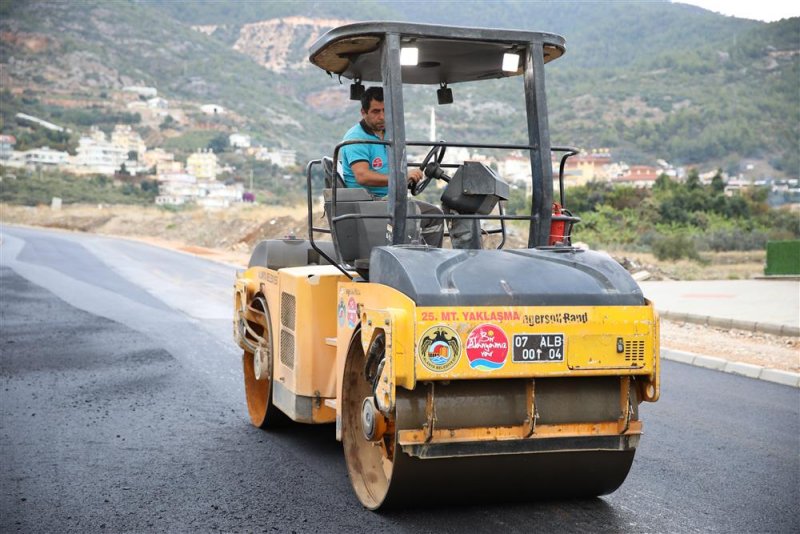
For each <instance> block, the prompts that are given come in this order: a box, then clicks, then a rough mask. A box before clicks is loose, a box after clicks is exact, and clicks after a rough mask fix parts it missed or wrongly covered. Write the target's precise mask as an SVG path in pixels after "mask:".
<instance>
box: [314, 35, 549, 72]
mask: <svg viewBox="0 0 800 534" xmlns="http://www.w3.org/2000/svg"><path fill="white" fill-rule="evenodd" d="M389 33H395V34H398V35H399V36H400V42H401V46H402V47H414V48H417V49H418V51H419V52H418V53H419V55H418V62H417V64H416V65H415V66H404V67H402V76H403V83H412V84H439V83H456V82H465V81H474V80H483V79H490V78H502V77H507V76H516V75H519V74H522V61H520V63H519V67H518V68H517V70H516V71H504V70H503V69H502V65H503V56H504V54H506V53H516V54H522V53H523V52H524V50H525V48H526V47H527V46H528V45H529V44H530V43H538V44H541V45H542V46H543V50H544V61H545V63H547V62H549V61H552V60H554V59H557V58H559V57H561V56H562V55H563V54H564V38H563V37H561V36H559V35H555V34H552V33H541V32H527V31H517V30H493V29H480V28H462V27H456V26H435V25H429V24H406V23H400V22H364V23H357V24H350V25H347V26H342V27H339V28H336V29H333V30H331V31H329V32H327V33H326V34H324V35H323V36H322V37H320V38H319V39H318V40H317V41H316V42H315V43H314V44H313V45H311V48H310V50H309V52H310V53H309V60H310V61H311V63H313V64H314V65H316V66H318V67H319V68H321V69H324V70H325V71H327V72H330V73H333V74H339V75H341V76H343V77H345V78H349V79H353V78H358V79H360V80H362V81H368V82H380V81H381V51H380V48H381V43H382V41H383V39H384V37H385V36H386V34H389Z"/></svg>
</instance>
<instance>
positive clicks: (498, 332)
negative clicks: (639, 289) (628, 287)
mask: <svg viewBox="0 0 800 534" xmlns="http://www.w3.org/2000/svg"><path fill="white" fill-rule="evenodd" d="M416 318H417V331H416V336H417V340H416V341H417V343H416V346H417V349H418V350H417V354H416V356H417V357H416V362H415V366H414V371H415V374H416V379H417V380H453V379H458V380H460V379H475V378H527V377H541V376H550V377H553V376H597V375H608V374H613V375H651V374H653V370H654V366H655V358H654V354H655V349H656V346H657V341H656V332H657V331H656V327H655V321H656V319H655V315H654V312H653V309H652V307H651V306H649V305H648V306H536V307H523V306H514V307H511V306H508V307H498V306H482V307H463V308H458V309H452V308H438V307H430V308H418V309H417V310H416ZM440 325H446V326H447V327H448V328H449V329H451V330H452V331H454V332H456V333H457V334H458V337H459V343H458V344H457V345H458V348H459V350H458V352H456V353H455V354H454V357H453V359H454V360H455V361H451V364H452V365H453V367H452V368H450V369H447V370H446V371H442V370H438V369H431V368H430V367H432V365H430V363H429V365H428V366H426V365H425V364H424V363H423V357H422V355H421V354H420V353H419V351H420V345H421V343H422V342H423V341H424V339H425V333H426V332H428V331H430V330H431V329H435V328H436V327H438V326H440ZM541 334H550V335H560V336H563V338H561V339H563V346H560V345H558V346H547V345H539V346H532V345H530V343H529V342H530V341H531V339H532V338H529V337H528V335H541ZM481 338H483V339H481ZM497 338H499V339H497ZM620 340H621V348H622V350H621V351H618V350H617V348H618V347H617V345H618V341H620ZM482 353H483V354H485V355H487V356H488V359H486V360H483V359H482V358H481V354H482ZM516 355H518V358H519V360H518V361H514V360H515V356H516ZM553 359H555V360H559V361H551V360H553ZM482 361H486V362H487V363H486V364H483V365H482V363H481V362H482ZM489 364H491V365H492V366H496V367H488V365H489Z"/></svg>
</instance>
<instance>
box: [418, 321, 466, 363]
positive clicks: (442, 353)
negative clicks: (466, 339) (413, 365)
mask: <svg viewBox="0 0 800 534" xmlns="http://www.w3.org/2000/svg"><path fill="white" fill-rule="evenodd" d="M460 356H461V340H460V338H459V337H458V333H456V331H455V330H453V329H452V328H450V327H448V326H443V325H439V326H434V327H433V328H429V329H428V330H426V331H425V333H424V334H423V335H422V337H421V338H420V340H419V360H420V361H421V362H422V365H424V366H425V367H426V368H427V369H429V370H431V371H433V372H434V373H443V372H445V371H449V370H450V369H452V368H453V367H455V366H456V364H457V363H458V358H459V357H460Z"/></svg>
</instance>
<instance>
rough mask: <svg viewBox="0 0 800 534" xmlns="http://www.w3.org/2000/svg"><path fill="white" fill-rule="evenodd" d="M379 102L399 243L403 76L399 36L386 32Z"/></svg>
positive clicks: (402, 232) (402, 231) (403, 189)
mask: <svg viewBox="0 0 800 534" xmlns="http://www.w3.org/2000/svg"><path fill="white" fill-rule="evenodd" d="M381 53H382V54H383V58H382V59H383V60H382V64H383V72H382V73H381V74H382V78H383V103H384V107H385V117H386V133H387V134H390V133H391V135H393V138H392V139H391V140H390V141H391V143H390V144H389V146H388V147H387V149H388V153H389V162H388V164H389V171H390V172H389V182H390V183H389V202H388V204H389V210H390V211H391V213H390V214H389V215H390V216H391V219H390V222H389V224H391V225H392V245H400V244H403V242H404V241H405V236H406V202H407V201H408V200H407V191H408V187H407V186H406V126H405V121H404V119H403V77H402V73H401V71H400V35H399V34H396V33H387V34H386V39H385V40H384V41H383V50H382V51H381Z"/></svg>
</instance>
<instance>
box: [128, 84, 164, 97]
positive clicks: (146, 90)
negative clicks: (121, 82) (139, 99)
mask: <svg viewBox="0 0 800 534" xmlns="http://www.w3.org/2000/svg"><path fill="white" fill-rule="evenodd" d="M122 90H123V91H125V92H128V93H136V94H137V95H139V96H145V97H147V98H155V97H157V96H158V90H157V89H156V88H155V87H146V86H143V85H129V86H127V87H123V88H122Z"/></svg>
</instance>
